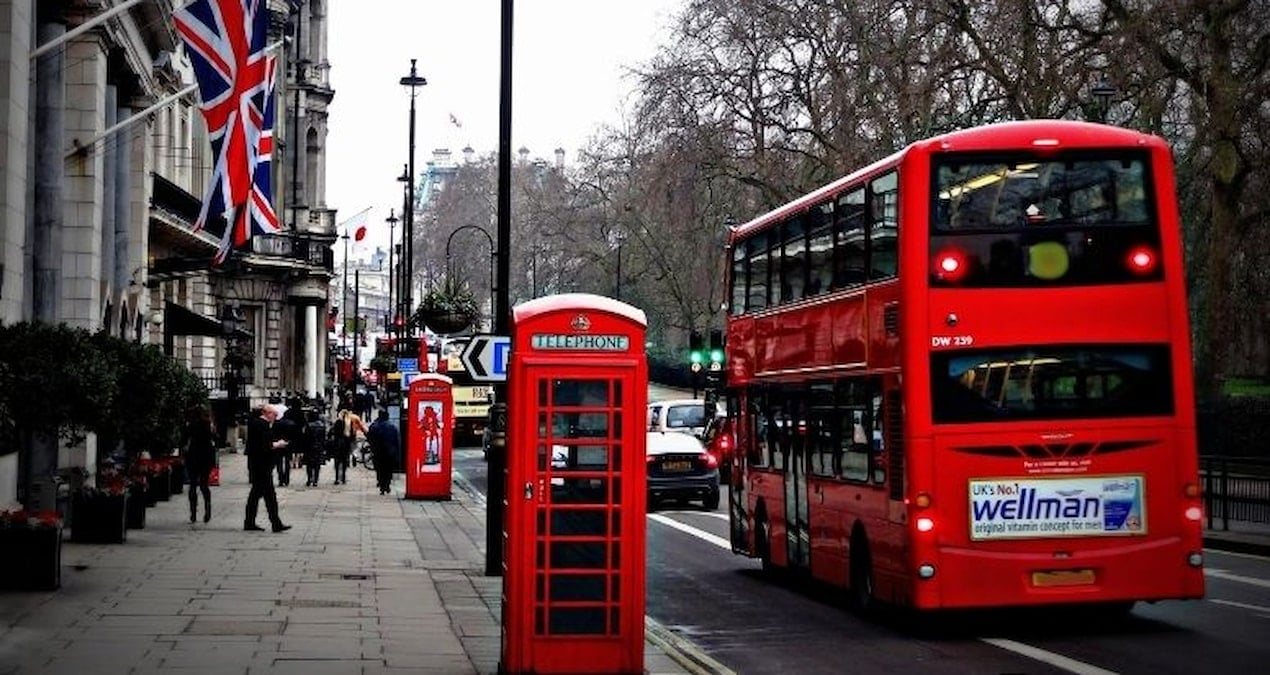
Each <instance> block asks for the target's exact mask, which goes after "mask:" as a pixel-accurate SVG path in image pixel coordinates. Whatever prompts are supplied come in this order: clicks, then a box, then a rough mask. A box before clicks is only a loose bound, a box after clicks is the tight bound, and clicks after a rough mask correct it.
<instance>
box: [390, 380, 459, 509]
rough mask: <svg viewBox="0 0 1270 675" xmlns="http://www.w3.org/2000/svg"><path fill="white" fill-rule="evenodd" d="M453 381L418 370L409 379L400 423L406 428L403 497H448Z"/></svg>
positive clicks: (452, 450)
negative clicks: (410, 379) (404, 486)
mask: <svg viewBox="0 0 1270 675" xmlns="http://www.w3.org/2000/svg"><path fill="white" fill-rule="evenodd" d="M452 384H453V382H452V381H451V380H450V378H448V377H446V376H445V375H438V374H436V373H420V374H418V375H416V376H415V377H414V379H413V380H412V381H411V382H410V389H409V391H407V393H406V409H405V410H404V411H402V415H401V423H402V424H404V425H405V428H406V462H405V470H406V498H407V499H449V498H450V487H451V478H450V466H451V464H452V463H453V462H452V460H453V455H454V396H453V394H452V393H451V389H450V388H451V385H452Z"/></svg>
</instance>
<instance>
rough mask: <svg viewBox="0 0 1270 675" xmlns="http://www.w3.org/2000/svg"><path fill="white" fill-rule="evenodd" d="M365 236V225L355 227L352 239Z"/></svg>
mask: <svg viewBox="0 0 1270 675" xmlns="http://www.w3.org/2000/svg"><path fill="white" fill-rule="evenodd" d="M365 238H366V226H365V225H362V226H361V227H359V228H357V232H356V233H355V234H354V235H353V241H361V240H363V239H365Z"/></svg>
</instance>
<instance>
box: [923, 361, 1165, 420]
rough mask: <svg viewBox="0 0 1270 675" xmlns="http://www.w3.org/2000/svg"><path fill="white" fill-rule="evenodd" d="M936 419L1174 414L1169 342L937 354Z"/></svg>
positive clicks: (933, 380) (934, 368)
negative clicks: (1160, 343)
mask: <svg viewBox="0 0 1270 675" xmlns="http://www.w3.org/2000/svg"><path fill="white" fill-rule="evenodd" d="M931 385H932V392H931V394H932V395H931V404H932V408H931V409H932V417H933V421H934V422H935V423H952V422H958V423H962V422H1000V421H1011V420H1038V419H1039V420H1045V419H1076V418H1106V417H1123V416H1151V415H1155V416H1158V415H1170V414H1172V413H1173V385H1172V369H1171V367H1170V362H1169V349H1168V347H1167V346H1165V345H1087V346H1068V345H1063V346H1049V347H1018V348H1000V349H991V350H974V351H956V352H937V353H935V354H933V355H932V356H931Z"/></svg>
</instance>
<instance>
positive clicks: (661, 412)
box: [648, 398, 707, 436]
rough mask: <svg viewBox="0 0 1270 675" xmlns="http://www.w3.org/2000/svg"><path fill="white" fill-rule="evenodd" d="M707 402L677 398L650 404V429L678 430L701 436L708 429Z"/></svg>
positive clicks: (697, 399)
mask: <svg viewBox="0 0 1270 675" xmlns="http://www.w3.org/2000/svg"><path fill="white" fill-rule="evenodd" d="M706 421H707V420H706V402H705V401H703V400H701V399H699V398H677V399H670V400H667V401H653V402H652V403H649V404H648V430H649V431H678V432H682V433H686V434H692V435H693V436H700V435H701V434H703V433H705V430H706Z"/></svg>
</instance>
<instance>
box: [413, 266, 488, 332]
mask: <svg viewBox="0 0 1270 675" xmlns="http://www.w3.org/2000/svg"><path fill="white" fill-rule="evenodd" d="M480 317H481V308H480V305H479V304H477V302H476V296H475V295H474V294H473V293H472V289H470V288H468V286H467V284H466V283H464V282H462V281H459V280H457V279H456V278H455V277H451V276H447V277H446V278H445V281H444V282H443V283H442V284H441V285H440V286H439V287H433V288H432V290H430V291H428V292H427V294H426V295H424V296H423V299H422V300H421V301H420V302H419V308H418V310H416V311H415V316H414V321H415V323H416V324H422V325H424V326H427V327H428V328H429V329H431V330H432V332H434V333H437V334H438V335H449V334H452V333H459V332H462V331H465V330H467V329H468V328H470V327H471V326H472V324H474V323H476V321H477V320H478V319H479V318H480Z"/></svg>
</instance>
